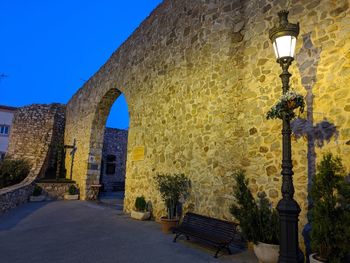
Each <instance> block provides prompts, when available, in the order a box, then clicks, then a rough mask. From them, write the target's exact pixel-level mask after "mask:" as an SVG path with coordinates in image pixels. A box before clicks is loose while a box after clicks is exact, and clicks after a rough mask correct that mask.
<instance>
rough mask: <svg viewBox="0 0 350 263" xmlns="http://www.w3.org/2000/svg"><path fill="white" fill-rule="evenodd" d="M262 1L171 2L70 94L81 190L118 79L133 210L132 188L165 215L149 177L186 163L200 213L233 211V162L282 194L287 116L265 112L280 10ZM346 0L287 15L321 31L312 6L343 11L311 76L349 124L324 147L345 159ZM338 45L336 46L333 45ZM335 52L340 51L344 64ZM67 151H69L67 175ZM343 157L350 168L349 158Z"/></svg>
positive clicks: (95, 162) (301, 184) (299, 179)
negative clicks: (271, 32)
mask: <svg viewBox="0 0 350 263" xmlns="http://www.w3.org/2000/svg"><path fill="white" fill-rule="evenodd" d="M263 2H264V1H239V0H233V1H232V0H230V1H186V0H177V1H174V0H164V1H163V2H162V4H160V5H159V6H158V7H157V8H156V9H155V10H154V11H153V12H152V14H151V15H150V16H149V17H148V18H147V19H146V20H145V21H144V22H143V23H142V24H141V25H140V26H139V28H138V29H136V30H135V32H134V33H133V34H132V35H131V36H130V37H129V38H128V39H127V40H126V42H125V43H124V44H123V45H121V46H120V47H119V48H118V50H117V51H116V52H114V53H113V55H112V56H111V57H110V59H109V60H108V61H107V62H106V64H105V65H103V67H101V68H100V69H99V71H98V72H97V73H96V74H95V75H94V76H93V77H92V78H91V79H89V81H87V82H86V83H85V84H84V86H83V87H82V88H81V89H80V90H79V91H78V92H77V93H76V94H75V95H74V96H73V97H72V99H71V100H70V101H69V103H68V105H67V112H66V129H65V144H71V143H72V142H73V140H74V139H76V141H77V148H78V149H77V151H76V157H75V164H74V169H73V179H74V180H76V181H77V183H78V184H79V186H80V189H81V194H82V199H88V198H89V194H90V190H91V189H90V188H91V184H93V183H97V182H98V181H97V178H98V176H99V161H100V157H101V156H100V150H101V138H102V134H101V130H100V129H101V126H102V123H104V122H105V119H103V118H102V119H100V117H101V114H102V113H103V112H106V111H108V110H109V107H110V106H108V105H111V103H113V101H114V99H115V98H116V97H117V96H118V94H119V93H118V91H117V90H116V87H117V88H118V89H120V92H122V93H124V94H125V96H126V98H127V101H128V109H129V116H130V126H129V136H128V154H127V165H126V186H125V187H126V189H125V190H126V193H125V194H126V196H125V202H124V209H125V210H126V211H130V209H132V207H133V204H134V200H135V198H136V196H140V195H144V196H145V198H146V199H147V200H150V201H151V202H152V203H153V207H154V216H155V217H159V216H161V215H162V213H163V212H164V206H163V203H162V202H161V199H160V196H159V194H158V192H157V190H156V188H155V184H154V182H153V180H152V176H153V175H155V174H156V173H185V174H186V175H188V176H189V177H190V179H191V180H192V186H193V189H192V194H191V199H190V200H189V203H188V205H191V207H192V210H193V211H194V212H198V213H200V214H204V215H209V216H214V217H219V218H226V219H227V218H231V215H230V213H229V207H230V205H231V203H232V198H231V196H232V184H233V179H232V176H231V175H232V172H233V171H234V170H236V169H238V168H242V169H244V170H246V173H247V175H248V176H249V178H250V182H251V187H252V190H253V193H254V194H256V193H257V192H258V191H265V192H266V193H267V194H268V196H269V197H270V198H271V200H272V201H273V202H274V203H277V201H278V200H279V198H280V190H279V189H280V183H281V180H280V173H279V170H280V162H281V160H280V159H281V143H280V139H279V138H280V124H278V123H276V122H266V121H265V113H266V112H267V111H268V110H269V109H270V107H271V106H272V105H274V104H275V102H276V98H278V97H279V96H280V88H279V87H280V80H279V78H278V74H279V68H278V66H277V65H276V64H275V58H274V54H273V49H272V46H271V43H270V41H269V40H268V36H267V35H266V34H265V33H264V32H268V29H269V28H270V27H271V23H272V22H273V20H274V19H275V18H276V19H277V17H276V13H277V10H276V8H271V4H270V3H268V2H266V6H264V3H263ZM277 2H279V4H278V8H281V9H282V8H286V7H285V6H284V4H285V1H277ZM340 2H341V1H339V3H338V2H337V3H335V2H334V1H325V2H324V3H323V4H322V5H321V4H317V10H316V9H314V10H312V11H309V8H307V6H308V4H309V1H306V0H305V1H300V3H298V8H297V9H294V10H292V11H293V12H292V11H291V18H290V20H291V21H299V22H300V24H301V25H311V24H312V30H313V31H315V32H323V31H324V30H323V29H322V27H324V25H323V23H324V21H323V20H322V19H320V17H322V16H323V15H322V16H321V15H319V16H315V15H314V14H311V13H310V12H315V10H316V12H317V13H319V14H321V13H322V14H325V15H327V16H330V17H335V16H339V19H338V20H339V21H338V22H337V24H338V25H337V26H336V27H332V33H331V35H332V34H334V35H337V38H334V37H332V36H330V37H329V36H328V33H327V32H324V37H322V38H321V39H322V41H321V40H320V39H317V45H318V46H319V47H320V48H322V50H323V51H322V54H321V58H320V63H319V68H320V69H322V70H320V71H319V72H321V73H317V74H319V76H317V83H315V85H317V86H318V87H332V88H331V89H326V88H320V89H318V90H317V92H315V105H318V108H317V111H319V112H332V113H334V114H333V115H334V116H335V118H336V119H337V120H338V122H339V123H340V124H341V125H342V126H341V127H339V133H340V137H339V138H338V143H337V145H334V143H333V142H331V143H330V144H329V146H327V149H329V150H330V151H333V152H336V153H337V154H343V159H344V160H349V158H347V156H349V153H350V151H349V150H348V148H347V147H349V146H348V145H349V142H348V138H347V137H348V136H349V134H350V128H349V123H350V120H349V115H348V114H347V112H348V111H349V105H348V104H349V103H348V101H350V93H349V92H348V90H347V89H346V87H347V85H346V84H347V83H349V81H350V73H349V68H348V66H347V65H348V62H349V60H348V58H345V57H344V54H346V52H347V51H348V50H349V49H350V46H349V45H350V43H349V42H348V41H346V40H347V39H349V37H350V36H349V32H347V31H346V30H345V28H346V27H345V24H346V21H347V20H346V19H347V17H346V16H344V15H343V14H345V12H348V10H349V9H350V8H349V6H348V5H342V4H341V3H340ZM263 6H264V7H263ZM296 10H298V11H296ZM299 10H300V11H299ZM346 10H347V11H346ZM310 17H312V18H310ZM311 20H312V21H311ZM321 20H322V21H321ZM301 30H308V31H309V28H307V26H305V27H304V28H303V27H301ZM333 30H334V31H333ZM314 35H317V34H314V33H312V36H314ZM333 42H334V43H333ZM315 43H316V42H315ZM335 45H339V47H340V48H339V49H332V47H334V46H335ZM334 56H337V57H340V58H342V60H341V61H340V62H341V63H342V64H338V61H337V60H334V59H332V57H334ZM304 66H305V67H307V66H306V65H304ZM334 76H338V78H334ZM298 79H300V75H298V72H293V80H292V82H293V83H292V84H293V86H294V87H295V89H296V90H299V91H300V90H303V87H302V86H301V85H300V83H299V82H298ZM272 87H273V88H272ZM104 116H106V114H105V115H104ZM315 121H317V120H315ZM140 148H142V149H144V155H143V156H142V158H135V159H133V158H132V157H133V156H134V155H133V151H134V149H140ZM327 149H326V150H327ZM304 153H305V145H304V144H303V143H300V142H299V143H295V144H293V159H294V161H295V163H296V165H295V167H296V169H295V170H294V173H295V176H294V179H295V187H296V198H297V201H298V202H299V203H300V204H301V207H302V209H303V211H302V214H301V220H300V222H301V223H300V224H302V223H303V222H305V218H306V217H305V215H306V211H307V209H306V208H307V202H306V194H307V184H306V182H307V177H305V174H306V162H305V159H306V158H305V154H304ZM69 161H70V160H69V156H68V157H67V160H66V164H67V165H66V167H67V168H68V171H67V174H69ZM346 166H347V167H350V164H349V162H347V163H346ZM185 209H187V208H186V207H185Z"/></svg>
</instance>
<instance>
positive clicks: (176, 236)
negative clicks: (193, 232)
mask: <svg viewBox="0 0 350 263" xmlns="http://www.w3.org/2000/svg"><path fill="white" fill-rule="evenodd" d="M179 236H181V233H177V234H176V235H175V237H174V239H173V242H174V243H176V239H177V238H178V237H179Z"/></svg>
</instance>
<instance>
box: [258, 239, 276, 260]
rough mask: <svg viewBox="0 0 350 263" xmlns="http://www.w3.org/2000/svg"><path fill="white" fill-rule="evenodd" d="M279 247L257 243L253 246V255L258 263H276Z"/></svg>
mask: <svg viewBox="0 0 350 263" xmlns="http://www.w3.org/2000/svg"><path fill="white" fill-rule="evenodd" d="M279 251H280V246H279V245H272V244H266V243H262V242H258V244H257V245H254V253H255V255H256V257H257V258H258V260H259V262H260V263H277V262H278V256H279Z"/></svg>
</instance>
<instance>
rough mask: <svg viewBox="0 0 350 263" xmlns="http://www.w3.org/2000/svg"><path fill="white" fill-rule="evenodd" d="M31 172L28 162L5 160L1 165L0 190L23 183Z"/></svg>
mask: <svg viewBox="0 0 350 263" xmlns="http://www.w3.org/2000/svg"><path fill="white" fill-rule="evenodd" d="M29 171H30V165H29V163H28V161H26V160H24V159H11V158H5V159H4V160H3V161H2V162H1V163H0V188H3V187H7V186H10V185H15V184H18V183H20V182H22V181H23V180H24V179H25V178H26V177H27V176H28V174H29Z"/></svg>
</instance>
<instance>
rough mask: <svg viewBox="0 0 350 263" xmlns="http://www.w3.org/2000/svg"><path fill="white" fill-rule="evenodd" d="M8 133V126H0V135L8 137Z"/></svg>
mask: <svg viewBox="0 0 350 263" xmlns="http://www.w3.org/2000/svg"><path fill="white" fill-rule="evenodd" d="M9 131H10V126H8V125H0V135H5V136H8V135H9Z"/></svg>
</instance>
